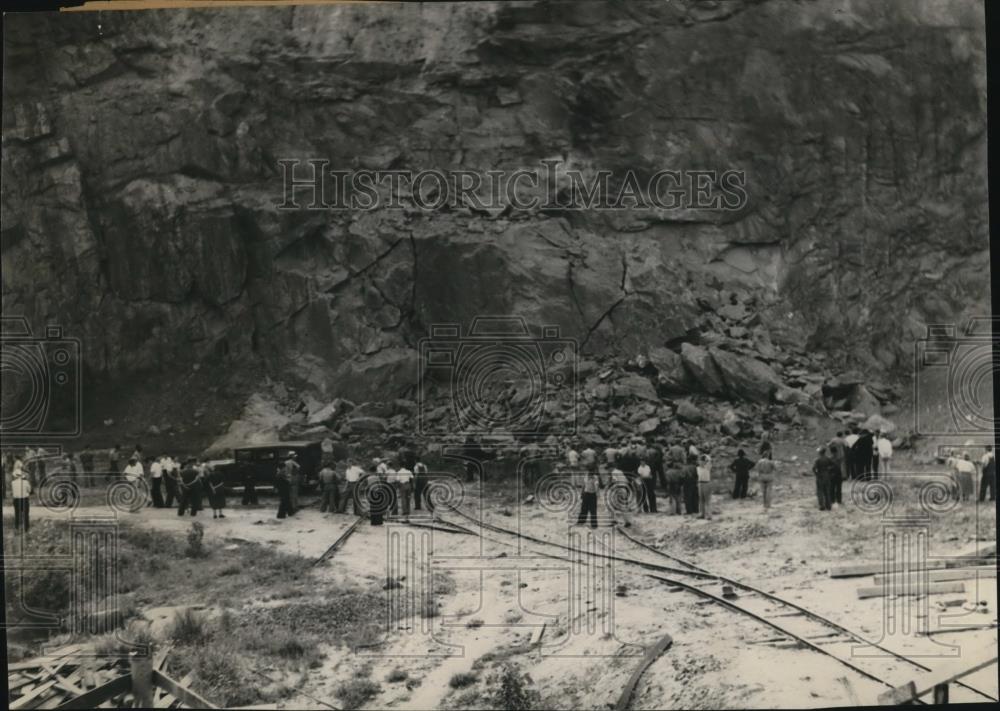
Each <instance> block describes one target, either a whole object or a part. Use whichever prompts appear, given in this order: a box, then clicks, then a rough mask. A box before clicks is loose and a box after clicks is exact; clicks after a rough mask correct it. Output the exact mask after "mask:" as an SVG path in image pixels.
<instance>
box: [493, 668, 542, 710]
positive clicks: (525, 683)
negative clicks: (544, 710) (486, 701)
mask: <svg viewBox="0 0 1000 711" xmlns="http://www.w3.org/2000/svg"><path fill="white" fill-rule="evenodd" d="M490 683H491V686H492V687H493V690H492V692H491V693H490V701H491V702H492V706H493V708H497V709H503V710H504V711H530V710H531V709H535V708H539V707H540V705H541V694H539V693H538V692H537V691H536V690H534V689H533V688H531V684H532V681H531V676H529V675H528V674H522V673H521V672H520V670H519V669H518V668H517V667H515V666H514V665H512V664H506V665H504V667H503V669H502V670H501V671H499V672H498V673H497V674H496V675H495V676H493V677H491V679H490Z"/></svg>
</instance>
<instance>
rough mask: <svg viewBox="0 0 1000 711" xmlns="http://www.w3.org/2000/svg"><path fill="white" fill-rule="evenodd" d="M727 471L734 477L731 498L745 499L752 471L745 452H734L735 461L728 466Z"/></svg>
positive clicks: (750, 462)
mask: <svg viewBox="0 0 1000 711" xmlns="http://www.w3.org/2000/svg"><path fill="white" fill-rule="evenodd" d="M729 469H730V470H731V471H732V472H733V474H735V475H736V481H735V483H734V484H733V498H734V499H745V498H746V497H747V489H748V488H749V486H750V470H751V469H753V462H752V461H750V460H749V459H748V458H747V455H746V452H744V451H743V450H742V449H741V450H739V451H737V452H736V459H734V460H733V461H732V463H730V465H729Z"/></svg>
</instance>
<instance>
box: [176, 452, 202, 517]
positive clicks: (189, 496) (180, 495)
mask: <svg viewBox="0 0 1000 711" xmlns="http://www.w3.org/2000/svg"><path fill="white" fill-rule="evenodd" d="M197 480H198V470H197V469H195V468H194V459H193V458H188V459H187V460H185V462H184V467H183V468H182V469H181V471H180V475H179V476H178V479H177V515H178V516H183V515H184V513H185V512H188V513H190V514H191V515H192V516H195V515H197V514H198V507H197V506H195V504H194V486H195V483H196V482H197Z"/></svg>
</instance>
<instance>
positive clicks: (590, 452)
mask: <svg viewBox="0 0 1000 711" xmlns="http://www.w3.org/2000/svg"><path fill="white" fill-rule="evenodd" d="M580 466H581V467H583V469H584V471H588V472H590V471H592V472H595V473H596V472H597V452H596V451H595V450H594V448H593V447H591V446H590V445H589V444H588V445H587V446H586V447H585V448H584V449H583V451H582V452H580Z"/></svg>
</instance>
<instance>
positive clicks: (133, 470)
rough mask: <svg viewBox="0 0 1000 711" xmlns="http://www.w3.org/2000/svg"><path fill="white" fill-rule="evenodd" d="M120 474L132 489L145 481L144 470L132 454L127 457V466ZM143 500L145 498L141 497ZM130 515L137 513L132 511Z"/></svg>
mask: <svg viewBox="0 0 1000 711" xmlns="http://www.w3.org/2000/svg"><path fill="white" fill-rule="evenodd" d="M122 473H123V474H124V475H125V481H127V482H128V483H129V484H131V485H132V486H134V487H138V486H139V484H140V483H141V482H142V481H143V480H144V479H145V474H146V472H145V470H144V469H143V468H142V464H141V463H140V462H139V460H138V459H137V458H136V456H135V455H134V454H133V455H132V456H131V457H129V460H128V466H127V467H125V471H124V472H122ZM143 498H145V496H143ZM140 505H141V504H140ZM132 513H138V511H137V510H135V509H133V510H132Z"/></svg>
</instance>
